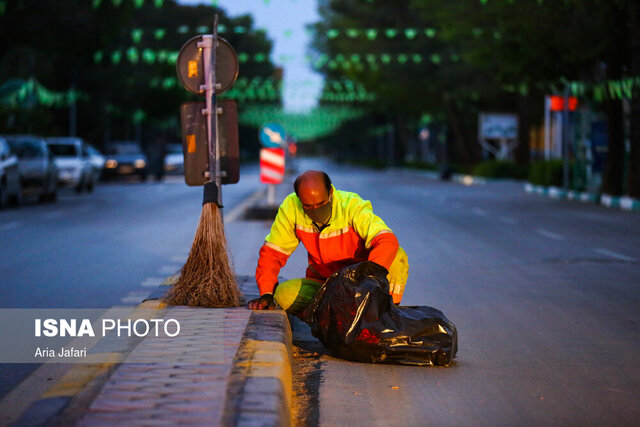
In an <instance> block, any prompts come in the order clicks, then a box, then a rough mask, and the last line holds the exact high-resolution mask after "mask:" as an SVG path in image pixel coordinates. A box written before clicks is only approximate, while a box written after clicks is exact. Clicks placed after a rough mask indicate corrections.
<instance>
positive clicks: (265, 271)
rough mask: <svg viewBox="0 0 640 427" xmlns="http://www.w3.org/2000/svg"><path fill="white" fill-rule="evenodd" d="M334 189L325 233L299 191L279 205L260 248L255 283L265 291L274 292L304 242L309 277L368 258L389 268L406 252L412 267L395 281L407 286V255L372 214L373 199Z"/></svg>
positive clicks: (325, 274)
mask: <svg viewBox="0 0 640 427" xmlns="http://www.w3.org/2000/svg"><path fill="white" fill-rule="evenodd" d="M332 188H333V195H332V206H331V218H330V220H329V224H328V225H327V227H325V228H324V229H323V230H322V231H319V230H318V228H317V227H316V226H315V225H314V223H313V221H312V220H311V218H309V217H308V216H307V215H306V214H305V213H304V210H303V209H302V203H301V202H300V199H299V198H298V196H297V195H296V194H295V193H291V194H289V195H288V196H287V197H286V198H285V199H284V201H283V202H282V204H281V205H280V208H279V209H278V214H277V216H276V219H275V220H274V222H273V225H272V226H271V232H270V233H269V235H268V236H267V237H266V239H265V242H264V245H263V246H262V248H261V249H260V258H259V260H258V267H257V269H256V281H257V283H258V288H259V289H260V294H261V295H262V294H265V293H271V292H272V291H273V287H274V285H275V284H276V282H277V281H278V273H279V272H280V269H281V268H282V267H283V266H284V265H285V263H286V262H287V259H288V258H289V255H291V254H292V253H293V251H294V250H295V249H296V248H297V247H298V244H299V243H300V242H302V244H303V245H304V246H305V248H306V249H307V252H308V261H309V267H308V268H307V274H306V276H307V278H310V279H315V280H318V281H324V280H325V279H326V278H327V277H328V276H330V275H331V274H332V273H333V272H335V271H337V270H339V269H340V268H342V267H345V266H348V265H351V264H354V263H356V262H361V261H365V260H370V261H374V262H376V263H378V264H380V265H382V266H383V267H385V268H386V269H387V270H389V269H390V267H391V264H392V262H394V259H396V255H401V256H400V257H398V258H402V261H403V263H404V265H406V266H407V267H406V268H405V269H400V270H402V271H403V273H404V274H402V275H403V276H404V278H398V279H396V280H394V281H395V282H398V281H401V282H402V287H404V282H406V279H407V277H406V276H407V274H408V264H407V261H406V254H405V253H404V251H403V250H401V251H398V248H399V245H398V240H397V239H396V237H395V235H394V234H393V232H392V231H391V230H390V229H389V227H387V225H386V224H385V223H384V221H383V220H382V219H380V217H378V216H376V215H375V214H374V213H373V210H372V208H371V202H369V201H368V200H363V199H362V198H361V197H360V196H359V195H357V194H356V193H350V192H347V191H339V190H336V189H335V187H333V186H332ZM394 264H395V263H394ZM396 275H397V272H396ZM394 279H395V278H394Z"/></svg>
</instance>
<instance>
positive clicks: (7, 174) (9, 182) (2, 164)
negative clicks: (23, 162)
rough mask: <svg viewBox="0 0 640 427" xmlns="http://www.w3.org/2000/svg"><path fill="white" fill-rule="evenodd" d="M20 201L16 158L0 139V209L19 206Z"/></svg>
mask: <svg viewBox="0 0 640 427" xmlns="http://www.w3.org/2000/svg"><path fill="white" fill-rule="evenodd" d="M21 200H22V187H21V186H20V173H19V171H18V157H17V156H16V155H15V154H13V153H12V152H11V148H10V147H9V144H7V141H5V139H4V138H2V137H0V208H3V207H5V206H7V205H8V204H9V203H11V204H13V205H16V206H17V205H19V204H20V201H21Z"/></svg>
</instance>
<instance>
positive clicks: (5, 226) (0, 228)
mask: <svg viewBox="0 0 640 427" xmlns="http://www.w3.org/2000/svg"><path fill="white" fill-rule="evenodd" d="M18 227H20V223H19V222H18V221H11V222H8V223H6V224H2V225H0V231H9V230H15V229H16V228H18Z"/></svg>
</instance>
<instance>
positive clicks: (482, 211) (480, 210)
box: [471, 208, 487, 216]
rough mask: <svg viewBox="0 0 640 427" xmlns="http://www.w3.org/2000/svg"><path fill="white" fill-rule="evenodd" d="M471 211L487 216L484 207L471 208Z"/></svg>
mask: <svg viewBox="0 0 640 427" xmlns="http://www.w3.org/2000/svg"><path fill="white" fill-rule="evenodd" d="M471 212H473V213H474V214H475V215H478V216H487V211H485V210H484V209H480V208H472V209H471Z"/></svg>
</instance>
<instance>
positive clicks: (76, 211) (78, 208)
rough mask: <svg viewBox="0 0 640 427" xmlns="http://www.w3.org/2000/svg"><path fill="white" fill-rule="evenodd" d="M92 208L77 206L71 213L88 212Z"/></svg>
mask: <svg viewBox="0 0 640 427" xmlns="http://www.w3.org/2000/svg"><path fill="white" fill-rule="evenodd" d="M92 208H93V206H89V205H84V206H78V207H77V208H76V209H74V210H73V213H84V212H89V211H90V210H91V209H92Z"/></svg>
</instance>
